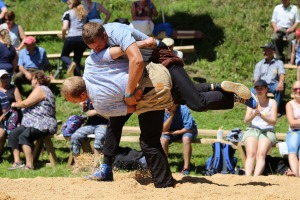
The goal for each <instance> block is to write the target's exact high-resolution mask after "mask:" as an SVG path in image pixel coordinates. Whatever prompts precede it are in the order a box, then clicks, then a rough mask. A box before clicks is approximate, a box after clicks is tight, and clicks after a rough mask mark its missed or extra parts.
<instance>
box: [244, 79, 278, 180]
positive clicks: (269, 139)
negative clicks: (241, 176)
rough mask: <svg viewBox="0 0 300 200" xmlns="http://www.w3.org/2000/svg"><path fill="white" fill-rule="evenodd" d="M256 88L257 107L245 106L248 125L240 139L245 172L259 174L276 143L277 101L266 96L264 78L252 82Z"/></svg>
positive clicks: (266, 87)
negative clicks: (244, 156)
mask: <svg viewBox="0 0 300 200" xmlns="http://www.w3.org/2000/svg"><path fill="white" fill-rule="evenodd" d="M254 89H255V90H256V98H257V103H258V104H257V107H256V108H255V109H253V108H250V107H247V112H246V115H245V119H244V121H245V123H250V127H249V128H248V129H247V131H246V132H245V133H244V135H243V138H242V141H243V142H244V143H245V146H246V152H247V156H246V162H245V174H246V176H250V175H252V173H253V167H254V161H255V160H256V165H255V168H254V176H259V175H261V174H262V173H263V171H264V168H265V159H266V156H267V153H268V152H269V150H270V149H271V148H272V145H274V144H276V142H277V139H276V135H275V124H276V120H277V103H276V101H275V100H274V99H269V98H268V97H267V93H268V84H267V82H266V81H264V80H261V79H260V80H258V81H256V82H255V84H254Z"/></svg>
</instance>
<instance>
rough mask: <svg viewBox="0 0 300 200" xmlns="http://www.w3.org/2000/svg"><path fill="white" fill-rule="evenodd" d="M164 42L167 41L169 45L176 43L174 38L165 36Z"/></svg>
mask: <svg viewBox="0 0 300 200" xmlns="http://www.w3.org/2000/svg"><path fill="white" fill-rule="evenodd" d="M162 42H163V43H165V44H166V45H167V46H168V47H169V46H173V45H174V40H173V39H172V38H164V39H163V40H162Z"/></svg>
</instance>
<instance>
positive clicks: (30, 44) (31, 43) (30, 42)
mask: <svg viewBox="0 0 300 200" xmlns="http://www.w3.org/2000/svg"><path fill="white" fill-rule="evenodd" d="M24 44H25V45H26V48H27V50H28V51H29V52H31V51H33V50H34V48H35V47H36V40H35V38H34V37H33V36H27V37H26V39H25V41H24Z"/></svg>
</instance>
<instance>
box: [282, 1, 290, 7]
mask: <svg viewBox="0 0 300 200" xmlns="http://www.w3.org/2000/svg"><path fill="white" fill-rule="evenodd" d="M281 2H282V4H283V6H284V7H288V6H289V5H290V0H282V1H281Z"/></svg>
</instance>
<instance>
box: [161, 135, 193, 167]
mask: <svg viewBox="0 0 300 200" xmlns="http://www.w3.org/2000/svg"><path fill="white" fill-rule="evenodd" d="M160 142H161V145H162V148H163V150H164V152H165V154H166V156H168V154H169V140H168V139H166V138H161V139H160ZM182 144H183V160H184V165H183V169H190V160H191V155H192V145H191V140H190V138H189V137H183V138H182Z"/></svg>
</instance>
